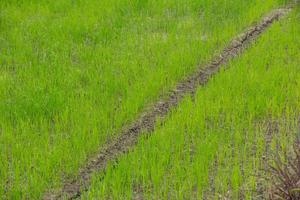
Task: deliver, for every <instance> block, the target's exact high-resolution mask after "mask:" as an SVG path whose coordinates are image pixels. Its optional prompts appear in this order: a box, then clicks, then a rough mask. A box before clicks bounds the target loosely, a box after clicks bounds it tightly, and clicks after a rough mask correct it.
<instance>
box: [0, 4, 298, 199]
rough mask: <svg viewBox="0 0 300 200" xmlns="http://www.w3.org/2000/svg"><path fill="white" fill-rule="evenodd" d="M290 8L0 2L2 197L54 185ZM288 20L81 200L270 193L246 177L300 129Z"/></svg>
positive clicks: (294, 20)
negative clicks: (263, 22)
mask: <svg viewBox="0 0 300 200" xmlns="http://www.w3.org/2000/svg"><path fill="white" fill-rule="evenodd" d="M286 2H287V1H284V0H266V1H259V0H251V1H250V0H247V1H245V0H232V1H222V0H216V1H213V2H211V1H208V0H188V1H186V0H175V1H174V0H163V1H159V2H157V1H154V0H149V1H139V0H134V1H120V0H103V1H96V0H88V1H73V0H62V1H56V2H54V1H53V2H49V1H47V0H41V1H37V0H22V1H17V0H3V1H1V2H0V146H1V148H0V197H3V199H39V198H41V197H42V195H43V194H44V193H45V192H47V191H48V190H51V189H54V188H60V187H62V184H63V182H64V180H66V179H68V178H70V177H73V176H75V175H76V173H77V171H78V169H79V168H80V167H81V166H83V165H84V163H85V162H86V160H87V159H88V158H89V157H90V156H91V155H93V154H95V153H96V152H97V151H98V149H99V148H100V149H101V147H102V146H104V145H105V143H106V142H107V141H108V140H112V139H113V138H115V137H116V135H117V134H118V133H119V132H120V131H119V130H120V129H122V127H124V125H126V124H128V123H129V122H131V121H133V120H134V119H135V118H136V116H137V115H138V114H139V113H141V112H142V111H143V110H144V109H145V107H147V105H150V104H151V103H152V102H155V100H157V99H159V98H160V97H161V96H166V95H167V92H168V91H169V90H170V89H171V88H172V87H174V85H175V84H176V83H177V82H178V81H179V80H181V79H182V77H185V76H188V75H189V74H191V73H192V72H193V71H194V70H195V69H196V67H197V66H199V65H200V66H202V65H203V64H204V63H207V62H208V61H209V60H210V59H211V58H212V57H213V56H214V55H215V54H217V53H218V52H220V51H221V50H222V49H223V48H224V47H225V45H226V44H228V42H229V41H230V39H231V38H233V37H234V36H235V35H237V34H238V33H240V32H242V30H244V29H245V27H248V26H249V25H250V24H251V23H252V22H254V21H257V20H258V19H260V17H261V16H262V14H264V13H267V12H268V11H269V10H271V9H272V8H277V7H279V6H282V5H284V4H285V3H286ZM295 10H296V11H293V13H292V14H290V15H289V16H288V17H287V18H284V19H282V20H281V21H280V22H278V23H276V24H274V26H272V28H271V29H270V30H268V31H267V32H266V33H264V34H263V36H262V37H261V38H260V39H259V40H258V42H257V43H256V44H254V45H252V47H251V49H249V50H247V51H246V52H244V54H243V55H242V56H241V57H239V58H238V59H235V60H234V61H232V62H231V63H229V64H227V65H226V66H227V67H229V69H228V70H226V71H221V72H220V73H219V74H218V75H217V76H216V77H215V78H213V80H210V81H209V82H208V84H207V86H205V87H204V88H201V89H199V91H197V93H196V94H195V95H194V97H193V98H192V97H189V96H188V97H185V98H184V100H183V101H182V102H181V103H180V105H179V106H178V107H177V108H176V109H174V110H173V111H172V112H171V113H169V114H168V117H167V118H166V119H165V120H164V121H163V122H160V123H157V126H156V128H155V130H154V132H153V133H152V134H151V135H150V136H143V137H141V138H140V139H139V141H138V144H137V145H136V147H134V149H133V150H132V151H131V152H130V153H128V154H124V155H122V156H120V158H119V159H118V161H117V162H115V161H114V162H111V163H109V164H108V167H107V169H106V170H105V172H104V171H103V172H100V173H99V174H94V176H93V181H92V185H91V187H90V189H89V190H88V191H86V192H84V193H83V194H82V198H84V199H98V198H108V197H111V198H113V199H130V198H135V199H141V198H149V199H153V198H154V199H156V198H162V199H165V198H171V199H173V198H176V199H182V198H187V199H189V198H199V197H203V196H204V197H206V198H209V199H210V198H213V197H217V196H220V195H221V196H226V195H227V196H228V197H229V198H237V197H241V195H244V196H242V197H245V198H250V197H251V196H252V197H253V195H256V196H261V195H265V194H264V193H263V192H261V191H264V189H265V188H266V187H267V183H265V182H264V181H259V183H260V184H259V185H258V184H255V183H256V182H257V179H256V176H253V174H256V173H262V171H260V170H259V169H260V168H261V167H262V166H264V165H265V164H266V162H267V160H266V159H265V160H263V159H262V157H264V158H268V157H269V156H268V155H269V154H271V152H272V150H273V149H274V148H277V149H280V150H281V149H287V150H288V146H289V145H290V144H291V143H292V141H293V139H294V137H295V135H296V134H295V132H297V131H299V124H298V119H299V108H300V107H299V102H300V101H299V95H300V93H299V92H300V91H299V87H298V82H299V80H300V79H299V76H300V74H299V72H298V71H299V64H300V60H299V57H300V55H299V52H300V51H299V50H300V43H299V40H297V36H298V37H299V33H300V25H299V15H298V13H299V9H295ZM266 133H267V134H266ZM146 135H147V134H146ZM287 136H289V137H287ZM256 196H255V197H256Z"/></svg>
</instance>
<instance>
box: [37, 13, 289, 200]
mask: <svg viewBox="0 0 300 200" xmlns="http://www.w3.org/2000/svg"><path fill="white" fill-rule="evenodd" d="M289 10H290V8H280V9H276V10H273V11H271V12H270V13H269V14H267V15H266V16H264V17H263V18H262V19H261V21H260V22H258V23H257V24H255V25H253V26H251V27H250V28H249V29H247V30H246V31H244V32H243V33H242V34H240V35H238V36H237V37H236V38H234V39H233V40H232V41H231V42H230V43H229V44H228V45H227V47H225V48H224V49H223V50H222V52H221V54H220V55H217V56H215V57H214V58H213V59H212V60H211V61H210V62H209V63H208V64H207V65H205V66H200V67H199V69H198V71H196V72H194V73H193V74H192V75H190V76H189V77H187V78H186V79H185V80H183V81H181V82H179V83H178V84H177V86H176V88H175V89H173V90H172V91H170V93H169V95H168V96H167V97H166V98H164V99H161V100H160V101H158V102H156V103H155V104H154V105H153V106H152V107H150V108H149V109H148V111H146V112H145V113H143V114H142V115H141V116H139V117H138V118H137V119H136V120H135V121H134V122H133V123H132V124H131V125H130V126H128V127H126V128H124V129H123V130H122V131H121V132H120V133H119V134H118V135H119V137H117V138H116V139H115V140H113V141H110V142H108V143H107V144H106V145H104V147H102V148H101V150H100V151H99V153H98V154H97V155H96V156H95V157H93V158H92V159H91V160H89V161H88V162H87V163H86V165H85V166H83V167H82V168H81V170H80V171H79V172H78V175H77V177H76V178H74V179H73V180H66V181H65V182H64V183H63V187H62V188H60V189H59V190H56V191H51V192H48V193H45V194H44V196H43V197H42V199H45V200H49V199H76V198H79V197H80V196H81V194H82V192H83V191H85V190H87V189H88V187H89V185H90V179H91V174H92V173H93V172H96V171H99V170H104V169H105V167H106V164H107V162H108V161H110V160H115V159H116V158H117V156H118V155H120V154H122V153H124V152H126V151H128V149H129V148H130V147H132V146H134V145H135V143H136V141H137V139H138V137H139V136H140V135H141V134H142V133H143V131H148V132H151V131H152V130H153V129H154V125H155V121H156V119H158V118H161V117H164V116H165V115H166V114H167V113H168V111H169V110H170V109H171V108H173V107H175V106H176V105H177V104H178V103H179V101H180V100H181V99H182V98H183V96H184V95H186V94H193V93H194V92H195V91H196V89H197V87H199V86H201V85H202V86H203V85H205V84H206V83H207V81H208V80H209V78H210V77H211V76H212V75H213V74H215V73H216V72H217V71H218V70H219V69H220V67H221V66H222V65H223V64H226V63H227V62H228V61H229V60H230V59H232V58H234V57H236V56H237V55H238V54H240V53H241V52H242V51H243V50H244V49H245V48H246V47H247V45H248V44H249V43H251V41H253V40H254V39H256V38H257V37H258V36H259V35H260V34H261V33H262V32H263V31H264V30H265V29H266V28H267V27H269V26H270V25H271V24H272V22H274V21H276V20H278V19H279V17H281V16H283V15H285V14H286V13H287V12H288V11H289Z"/></svg>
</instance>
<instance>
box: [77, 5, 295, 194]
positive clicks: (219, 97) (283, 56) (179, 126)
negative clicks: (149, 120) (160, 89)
mask: <svg viewBox="0 0 300 200" xmlns="http://www.w3.org/2000/svg"><path fill="white" fill-rule="evenodd" d="M299 33H300V24H299V10H297V11H294V12H293V13H292V14H290V15H289V16H288V18H284V19H282V20H281V21H280V22H278V23H275V24H274V25H272V27H271V29H269V30H268V31H267V32H265V33H264V34H263V35H262V37H261V38H259V39H258V41H257V43H256V44H255V45H253V46H252V47H251V48H250V49H249V50H247V51H246V52H244V53H243V55H242V56H241V57H240V58H239V59H235V60H234V61H232V62H231V63H230V64H228V65H227V66H226V68H228V69H226V70H223V71H221V72H220V73H219V74H218V75H217V76H215V77H214V78H213V80H211V81H209V83H208V85H206V86H205V87H204V88H199V90H198V91H197V93H196V94H195V98H194V99H192V98H191V97H186V98H185V99H184V101H183V102H182V103H180V105H179V106H178V107H177V108H176V109H174V111H173V112H172V113H170V114H169V115H168V117H167V119H166V120H165V122H164V123H158V124H157V127H156V129H155V131H154V132H153V133H152V134H151V135H146V136H144V137H142V138H140V140H139V142H138V144H137V145H136V147H134V148H133V150H132V151H131V152H130V153H128V154H125V155H123V156H122V157H121V158H119V159H118V161H117V162H112V163H110V165H109V166H108V167H107V168H106V170H105V173H104V174H100V175H99V174H97V175H95V176H94V181H93V184H92V186H91V188H90V189H89V191H88V192H86V193H85V194H84V195H83V199H94V198H100V199H106V198H108V197H110V198H111V199H202V198H204V199H266V198H267V196H265V195H267V194H266V191H268V190H267V188H268V185H267V184H268V183H267V182H266V181H264V179H263V177H264V176H263V175H262V173H265V171H264V170H262V169H264V168H266V167H267V163H268V162H269V161H270V160H269V159H270V158H272V155H274V153H275V152H277V151H280V152H289V151H290V150H291V149H290V147H291V146H292V144H293V142H294V141H295V138H296V136H297V134H299V129H300V116H299V109H300V107H299V102H300V89H299V84H300V82H299V80H300V71H299V69H300V68H299V67H300V51H299V50H300V41H299V39H298V38H299ZM298 136H299V135H298Z"/></svg>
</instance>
